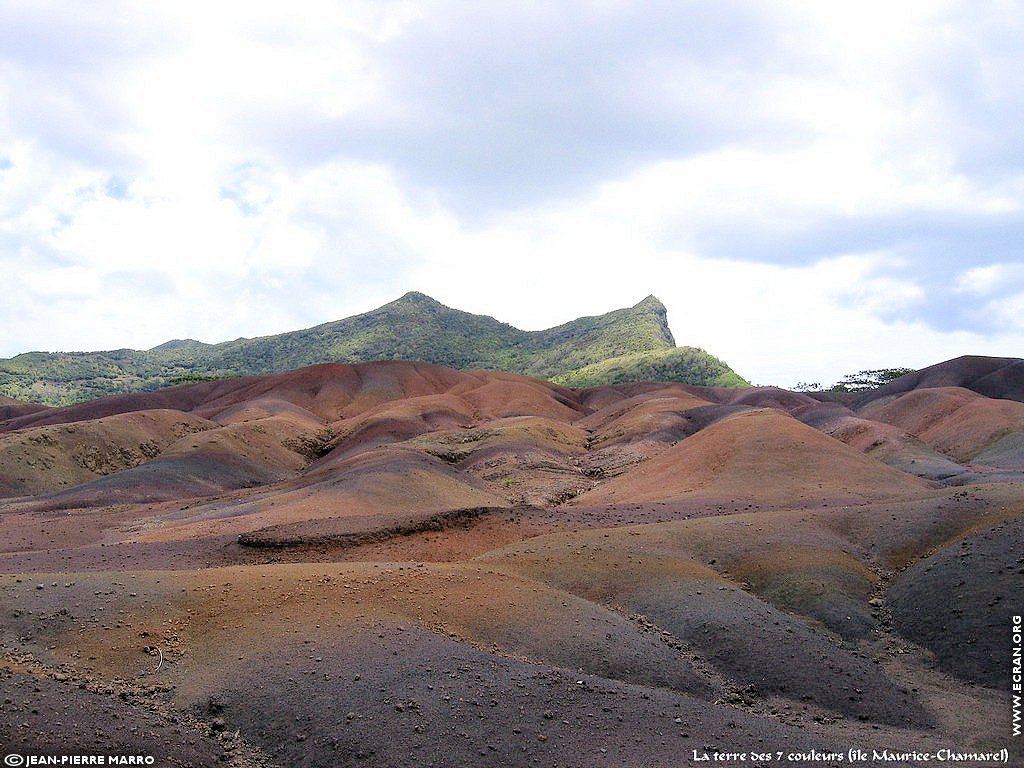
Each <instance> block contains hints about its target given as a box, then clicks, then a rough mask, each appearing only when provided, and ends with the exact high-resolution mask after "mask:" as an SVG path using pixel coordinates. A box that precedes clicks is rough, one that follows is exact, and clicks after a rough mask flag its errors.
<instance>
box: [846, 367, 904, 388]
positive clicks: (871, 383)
mask: <svg viewBox="0 0 1024 768" xmlns="http://www.w3.org/2000/svg"><path fill="white" fill-rule="evenodd" d="M913 372H914V369H913V368H876V369H873V370H868V371H858V372H857V373H850V374H847V375H846V376H844V377H843V378H842V379H840V380H839V381H837V382H836V383H835V384H833V385H832V386H831V387H830V389H831V391H832V392H863V391H865V390H868V389H877V388H878V387H881V386H884V385H885V384H888V383H889V382H890V381H895V380H896V379H898V378H900V377H901V376H906V375H907V374H908V373H913Z"/></svg>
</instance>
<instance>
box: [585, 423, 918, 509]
mask: <svg viewBox="0 0 1024 768" xmlns="http://www.w3.org/2000/svg"><path fill="white" fill-rule="evenodd" d="M925 487H926V486H925V484H924V483H923V482H922V481H920V480H918V479H916V478H913V477H911V476H909V475H906V474H904V473H902V472H899V471H897V470H894V469H891V468H889V467H887V466H885V465H884V464H882V463H880V462H878V461H875V460H873V459H871V458H869V457H867V456H864V455H863V454H862V453H860V452H859V451H856V450H854V449H852V448H850V447H849V446H847V445H845V444H843V443H841V442H839V441H838V440H834V439H832V438H830V437H828V436H826V435H823V434H822V433H820V432H818V431H817V430H814V429H812V428H810V427H807V426H805V425H804V424H802V423H800V422H798V421H796V420H795V419H792V418H789V417H787V416H785V415H784V414H781V413H779V412H778V411H773V410H752V411H746V412H741V413H736V414H733V415H730V416H728V417H727V418H725V419H722V420H721V421H717V422H715V423H714V424H712V425H711V426H710V427H707V428H705V429H703V430H701V431H699V432H697V433H696V434H695V435H693V436H692V437H689V438H687V439H685V440H683V441H682V442H680V443H679V444H678V445H676V446H674V447H672V448H670V449H668V450H666V451H664V452H663V453H661V454H659V455H658V456H657V457H655V458H653V459H651V460H650V461H648V462H645V463H644V464H642V465H640V466H639V467H638V468H637V469H635V470H634V471H633V472H631V473H629V474H628V475H625V476H623V477H620V478H614V479H612V480H609V481H608V482H607V483H605V484H603V485H602V486H600V487H599V488H597V489H595V490H593V491H591V492H589V493H588V494H586V495H584V496H582V497H580V499H579V500H578V501H580V502H581V503H586V504H599V503H604V504H613V503H616V502H627V501H629V502H647V503H649V502H658V501H667V500H673V499H679V498H685V497H700V498H709V499H711V498H726V499H756V500H758V501H767V502H771V503H789V504H797V505H799V504H807V503H812V502H815V501H821V500H824V499H876V498H882V497H886V496H897V495H899V494H905V493H912V492H914V491H920V490H922V489H923V488H925Z"/></svg>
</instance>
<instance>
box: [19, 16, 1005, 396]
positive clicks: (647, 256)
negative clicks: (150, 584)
mask: <svg viewBox="0 0 1024 768" xmlns="http://www.w3.org/2000/svg"><path fill="white" fill-rule="evenodd" d="M133 9H134V10H133ZM513 9H517V10H513ZM1012 10H1013V7H1012V5H1011V6H1009V7H1004V8H1002V9H1000V7H999V6H986V7H985V8H984V9H980V8H978V6H976V5H974V4H966V3H956V2H944V3H935V2H905V3H900V4H898V5H896V6H894V5H892V4H889V3H880V2H869V3H862V4H858V5H857V6H856V7H854V6H849V7H840V6H838V5H836V4H822V3H816V2H774V3H770V4H764V5H762V6H758V7H757V8H756V9H755V8H753V7H751V6H749V5H744V4H740V5H733V4H730V3H720V4H714V3H712V4H708V3H699V2H693V3H681V4H665V5H662V6H652V7H651V8H650V9H648V10H647V11H645V12H644V13H639V12H638V11H637V10H636V8H635V7H634V6H632V5H630V4H614V3H613V4H607V3H604V4H597V5H593V6H591V5H590V4H581V5H564V6H563V5H534V6H522V7H521V8H519V7H517V6H508V7H504V8H493V9H491V10H489V11H487V12H484V11H483V10H481V8H480V6H479V5H478V4H474V3H432V2H398V3H386V4H385V3H377V2H365V3H345V4H341V5H339V4H336V3H331V2H318V3H313V4H308V5H304V6H303V11H302V13H296V12H295V9H294V8H293V7H289V6H281V5H280V4H271V3H246V4H244V5H243V4H231V3H229V4H209V3H206V4H198V3H190V2H184V3H175V4H171V5H163V6H146V9H145V11H140V10H138V9H137V8H136V7H135V6H122V5H120V4H116V3H111V4H101V6H100V7H99V10H97V9H95V8H93V7H90V8H89V9H85V8H84V7H83V8H82V9H81V10H79V11H75V10H73V9H63V10H61V11H60V13H57V12H56V11H54V10H53V9H50V10H46V9H44V10H40V11H38V12H33V11H32V10H31V9H30V8H28V7H25V6H20V7H16V6H15V5H11V6H7V5H2V4H0V26H6V28H7V30H8V31H7V33H6V35H7V37H4V36H3V35H4V34H5V33H3V32H0V42H4V43H5V46H4V50H5V51H6V53H4V54H0V160H4V159H6V160H7V161H8V162H0V267H2V268H3V269H5V271H7V272H8V273H9V274H11V275H13V276H14V277H13V282H14V285H15V286H16V287H17V291H16V293H17V295H16V296H14V297H12V298H11V300H10V301H8V302H7V303H6V304H5V305H4V306H3V307H0V322H2V323H3V327H4V328H5V330H6V333H5V334H4V336H3V337H2V338H0V355H10V354H14V353H16V352H19V351H23V350H26V349H30V348H51V349H69V348H101V347H120V346H125V345H129V346H135V347H147V346H152V345H154V344H157V343H160V342H162V341H164V340H166V339H168V338H172V337H182V336H193V337H198V338H201V339H203V340H207V341H217V340H222V339H226V338H233V337H236V336H240V335H248V336H252V335H258V334H263V333H271V332H278V331H283V330H287V329H290V328H294V327H300V326H305V325H312V324H314V323H316V322H323V321H326V320H330V319H335V318H337V317H341V316H344V315H348V314H352V313H354V312H357V311H363V310H366V309H369V308H371V307H373V306H376V305H379V304H380V303H383V302H384V301H387V300H390V299H392V298H394V297H395V296H397V295H398V294H400V293H401V292H402V291H404V290H410V289H416V290H422V291H425V292H427V293H429V294H431V295H434V296H435V297H437V298H438V299H440V300H442V301H445V302H446V303H449V304H451V305H453V306H457V307H460V308H464V309H467V310H470V311H474V312H481V313H486V314H491V315H495V316H497V317H498V318H499V319H502V320H505V321H508V322H512V323H514V324H516V325H519V326H520V327H526V328H540V327H546V326H550V325H554V324H557V323H561V322H564V321H566V320H569V319H571V318H573V317H575V316H578V315H581V314H595V313H600V312H604V311H607V310H609V309H611V308H613V307H616V306H621V305H623V304H625V303H629V302H634V301H637V300H639V299H641V298H642V297H643V296H645V295H646V294H648V293H652V292H653V293H655V294H656V295H658V296H659V297H661V298H662V299H663V300H664V301H665V302H666V304H667V305H668V307H669V312H670V321H671V323H672V326H673V329H674V331H675V333H676V336H677V340H678V341H679V343H681V344H696V345H700V346H704V347H705V348H707V349H708V350H710V351H712V352H713V353H715V354H718V355H720V356H721V357H723V358H724V359H726V360H727V361H728V362H729V363H730V364H732V365H733V366H734V367H735V368H736V369H737V370H739V371H740V372H741V373H744V374H746V375H748V376H750V377H752V378H754V379H755V380H757V381H760V382H774V383H780V384H787V383H793V382H795V381H797V380H799V379H807V380H821V381H822V382H823V383H827V382H828V381H831V380H835V379H837V378H839V377H840V376H841V375H843V374H844V373H848V372H850V371H851V370H857V369H858V368H865V367H876V366H880V365H912V366H913V365H924V364H927V363H931V362H936V361H938V360H940V359H944V358H948V357H952V356H954V355H956V354H962V353H967V352H988V353H996V354H1013V353H1015V352H1019V350H1020V349H1021V337H1020V333H1021V325H1020V321H1018V320H1016V319H1014V318H1015V317H1021V316H1024V313H1021V312H1020V311H1019V310H1020V301H1021V299H1020V296H1019V295H1016V294H1015V293H1014V292H1013V291H1011V290H1009V289H1008V288H1006V286H1008V285H1009V284H1010V283H1011V282H1013V281H1014V280H1019V279H1020V274H1021V272H1020V270H1021V269H1022V267H1021V264H1020V263H1019V262H1017V261H1015V259H1014V256H1013V255H1012V254H1011V255H1009V256H1007V255H989V254H980V253H975V252H974V250H972V249H970V248H968V247H966V246H964V244H963V243H962V242H956V243H952V242H948V243H945V242H938V243H929V245H928V248H929V249H934V251H932V250H928V249H923V248H917V249H916V250H915V248H914V247H911V246H910V245H908V243H907V240H908V239H913V238H911V237H910V236H908V235H906V234H905V232H904V229H905V230H906V231H909V232H911V233H912V234H913V236H914V237H916V238H917V239H918V240H921V239H927V236H928V235H930V234H931V231H930V229H929V224H928V222H933V221H939V222H943V221H947V220H956V221H960V222H964V224H963V227H964V228H965V230H969V231H968V232H967V234H966V235H964V240H965V242H968V243H969V241H970V235H971V234H972V232H974V231H978V232H986V231H988V230H989V229H991V228H995V227H997V226H998V227H1002V228H1004V230H1005V229H1007V228H1009V229H1011V230H1013V228H1014V227H1016V230H1013V231H1016V232H1020V233H1024V223H1021V222H1022V221H1024V220H1022V219H1021V215H1022V212H1024V181H1022V179H1024V168H1022V166H1021V162H1020V157H1019V155H1020V153H1019V152H1017V151H1016V150H1017V149H1018V148H1021V146H1022V145H1021V144H1019V143H1016V144H1015V143H1014V142H1019V137H1017V136H1016V133H1017V131H1016V127H1015V126H1016V125H1019V121H1016V122H1015V121H1013V120H1011V119H1009V118H1010V117H1011V116H1012V115H1013V114H1018V113H1019V114H1022V115H1024V91H1022V90H1021V86H1022V81H1021V75H1020V72H1021V71H1024V67H1021V66H1020V63H1021V61H1022V59H1024V57H1022V56H1021V55H1020V44H1019V38H1015V37H1014V35H1013V34H1011V33H1013V32H1014V31H1016V27H1019V26H1020V22H1019V21H1015V20H1014V15H1013V14H1012ZM55 14H56V16H55ZM58 17H59V18H58ZM570 21H571V22H572V23H571V25H570V24H569V22H570ZM741 22H742V23H741ZM48 30H54V31H52V32H48ZM58 32H59V34H58ZM679 35H683V36H684V38H685V45H683V44H679V42H678V39H677V38H678V36H679ZM734 38H735V39H736V40H737V41H738V42H735V43H732V42H730V41H732V40H733V39H734ZM679 39H683V38H679ZM24 40H29V41H32V44H31V45H29V44H27V43H24V42H19V41H24ZM1014 40H1018V42H1014ZM6 43H10V45H6ZM1015 46H1016V47H1015ZM1014 110H1017V112H1015V111H1014ZM353 126H355V127H353ZM1006 126H1010V127H1006ZM385 128H386V129H387V132H386V133H385V132H384V129H385ZM378 129H379V132H380V135H377V133H375V131H378ZM986 152H987V153H989V154H988V156H984V155H985V153H986ZM978 158H981V159H978ZM112 180H113V182H112ZM453 201H454V202H453ZM920 221H924V222H925V224H920V223H915V222H920ZM901 227H902V228H904V229H901ZM971 228H973V230H972V229H971ZM836 229H841V230H843V231H844V232H848V231H852V232H854V233H855V234H856V237H853V236H851V237H850V239H857V238H858V237H859V238H861V239H864V240H866V241H870V242H867V243H866V244H855V245H849V244H846V243H843V242H837V241H836V240H834V239H833V238H834V237H835V235H834V231H835V230H836ZM876 229H877V234H876V233H875V230H876ZM890 229H891V230H892V231H891V232H890V231H888V230H890ZM1007 239H1012V237H1007ZM790 242H799V243H800V245H801V248H800V253H799V254H792V255H790V254H788V253H787V252H786V248H787V246H788V244H789V243H790ZM1017 242H1019V238H1018V240H1017ZM709 243H713V244H714V247H711V246H710V245H709ZM918 251H921V252H920V253H919V252H918ZM933 252H937V253H940V254H944V256H943V258H945V259H946V262H947V263H946V264H945V265H943V266H939V265H935V264H932V261H931V260H932V254H933ZM723 253H725V254H727V257H725V258H723V256H722V254H723ZM922 254H923V255H922ZM949 254H952V255H949ZM997 260H998V263H992V262H995V261H997ZM929 273H932V274H931V276H929ZM935 275H938V277H935ZM943 280H946V282H947V283H948V285H950V286H954V287H955V290H947V291H946V292H945V293H944V294H941V295H940V294H937V291H936V288H935V285H936V284H937V283H942V282H943ZM1007 293H1009V295H1002V294H1007ZM937 295H940V298H938V299H937V298H936V297H937ZM979 298H983V299H985V301H986V303H985V305H984V308H983V310H982V311H981V312H977V311H975V310H973V309H972V308H971V307H970V304H969V302H972V301H973V302H975V303H977V301H978V299H979ZM937 300H944V301H950V302H962V303H961V304H958V305H957V307H958V309H959V310H960V312H959V316H962V317H964V318H968V319H971V318H973V320H972V322H974V325H972V326H970V327H967V326H964V327H961V328H959V329H957V328H954V329H953V330H944V331H942V330H936V329H934V328H931V327H929V326H928V325H927V324H926V323H925V322H924V321H923V320H918V319H915V318H918V317H920V316H923V315H922V311H923V308H927V307H929V306H931V304H932V303H934V302H935V301H937ZM1014 313H1017V314H1016V315H1015V314H1014ZM950 314H951V315H952V314H956V313H950ZM982 326H984V332H982V330H980V329H981V328H982ZM971 328H975V330H971Z"/></svg>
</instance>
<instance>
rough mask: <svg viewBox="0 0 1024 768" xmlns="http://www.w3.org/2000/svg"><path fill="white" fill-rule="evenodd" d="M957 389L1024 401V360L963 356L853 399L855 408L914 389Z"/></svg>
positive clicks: (915, 372)
mask: <svg viewBox="0 0 1024 768" xmlns="http://www.w3.org/2000/svg"><path fill="white" fill-rule="evenodd" d="M935 387H960V388H963V389H970V390H972V391H974V392H977V393H978V394H979V395H982V396H984V397H991V398H996V399H999V400H1017V401H1019V402H1024V360H1021V359H1020V358H1017V357H984V356H981V355H964V356H963V357H957V358H954V359H953V360H947V361H945V362H942V363H938V364H937V365H931V366H929V367H927V368H922V369H921V370H919V371H914V372H913V373H908V374H907V375H906V376H901V377H900V378H898V379H896V380H895V381H891V382H889V383H888V384H886V385H885V386H883V387H880V388H879V389H876V390H873V391H871V392H867V393H865V394H863V395H861V396H860V397H859V398H857V399H856V404H857V405H858V406H864V405H866V404H867V403H870V402H872V401H875V400H880V399H884V398H889V397H893V396H897V395H901V394H903V393H905V392H910V391H912V390H915V389H931V388H935Z"/></svg>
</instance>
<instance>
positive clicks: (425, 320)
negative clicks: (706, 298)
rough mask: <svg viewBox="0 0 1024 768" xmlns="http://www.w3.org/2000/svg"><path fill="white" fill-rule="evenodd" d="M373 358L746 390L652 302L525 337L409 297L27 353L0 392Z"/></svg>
mask: <svg viewBox="0 0 1024 768" xmlns="http://www.w3.org/2000/svg"><path fill="white" fill-rule="evenodd" d="M373 360H422V361H425V362H428V363H433V364H437V365H444V366H448V367H451V368H458V369H463V370H465V369H482V370H502V371H509V372H512V373H520V374H523V375H528V376H534V377H538V378H543V379H548V380H551V381H554V382H556V383H559V384H563V385H567V386H597V385H600V384H605V383H621V382H626V381H637V380H640V379H643V378H658V379H661V380H665V381H678V382H682V383H687V384H698V385H707V386H745V385H747V384H748V382H747V381H746V380H744V379H743V378H742V377H740V376H739V375H738V374H736V373H735V372H734V371H733V370H732V369H731V368H730V367H729V366H728V365H726V364H725V363H724V362H722V361H721V360H719V359H718V358H716V357H714V356H712V355H710V354H708V353H707V352H705V351H704V350H702V349H698V348H695V347H677V346H676V344H675V337H674V336H673V334H672V331H671V329H670V328H669V325H668V312H667V310H666V308H665V305H664V304H662V302H661V301H660V300H659V299H658V298H657V297H655V296H654V295H649V296H647V297H646V298H644V299H643V300H641V301H640V302H638V303H637V304H635V305H633V306H632V307H625V308H621V309H615V310H612V311H610V312H607V313H605V314H602V315H591V316H586V317H580V318H576V319H575V320H570V321H568V322H566V323H562V324H561V325H557V326H554V327H552V328H547V329H543V330H539V331H523V330H520V329H518V328H515V327H514V326H512V325H510V324H508V323H504V322H501V321H499V320H497V319H495V318H493V317H491V316H488V315H476V314H472V313H470V312H464V311H462V310H459V309H453V308H452V307H448V306H446V305H444V304H442V303H441V302H439V301H437V300H436V299H434V298H432V297H430V296H427V295H426V294H423V293H420V292H418V291H410V292H408V293H406V294H404V295H402V296H400V297H399V298H397V299H395V300H394V301H391V302H389V303H387V304H384V305H383V306H381V307H378V308H377V309H373V310H370V311H369V312H365V313H362V314H359V315H353V316H351V317H347V318H342V319H340V320H333V321H329V322H326V323H320V324H318V325H315V326H312V327H309V328H304V329H300V330H296V331H286V332H284V333H279V334H272V335H267V336H258V337H252V338H249V337H241V338H237V339H233V340H230V341H224V342H219V343H207V342H202V341H197V340H195V339H171V340H169V341H166V342H164V343H162V344H159V345H157V346H155V347H152V348H150V349H147V350H134V349H116V350H107V351H97V352H26V353H23V354H20V355H16V356H14V357H12V358H9V359H6V360H0V395H7V396H9V397H13V398H17V399H19V400H23V401H28V402H37V403H44V404H47V405H67V404H70V403H74V402H81V401H83V400H89V399H93V398H96V397H102V396H104V395H109V394H115V393H123V392H145V391H152V390H154V389H159V388H161V387H165V386H171V385H174V384H178V383H184V382H189V381H201V380H205V379H211V378H213V379H215V378H230V377H234V376H247V375H266V374H271V373H282V372H284V371H289V370H295V369H297V368H303V367H306V366H309V365H316V364H318V363H324V362H342V363H358V362H369V361H373Z"/></svg>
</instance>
